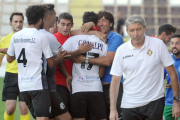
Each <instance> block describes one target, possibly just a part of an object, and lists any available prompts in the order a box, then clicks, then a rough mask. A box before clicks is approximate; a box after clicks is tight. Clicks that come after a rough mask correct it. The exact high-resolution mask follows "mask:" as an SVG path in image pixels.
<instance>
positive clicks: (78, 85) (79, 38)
mask: <svg viewBox="0 0 180 120" xmlns="http://www.w3.org/2000/svg"><path fill="white" fill-rule="evenodd" d="M83 42H85V43H93V44H94V47H93V49H92V50H91V51H89V52H87V53H86V54H85V55H84V56H86V57H89V58H90V57H93V58H96V57H100V56H105V55H106V53H107V48H108V46H107V44H105V43H104V42H103V41H102V40H100V39H99V38H97V37H96V36H95V35H76V36H73V37H70V38H69V39H67V41H66V42H65V43H64V44H63V48H64V50H67V51H74V50H77V49H78V47H79V45H80V44H82V43H83ZM99 67H100V66H98V65H92V64H85V63H73V69H72V77H73V80H72V93H76V92H86V91H101V92H102V84H101V80H100V77H99Z"/></svg>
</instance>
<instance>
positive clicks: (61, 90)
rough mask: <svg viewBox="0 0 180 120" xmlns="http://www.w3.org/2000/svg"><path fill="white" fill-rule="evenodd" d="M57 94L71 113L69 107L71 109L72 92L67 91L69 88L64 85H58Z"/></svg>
mask: <svg viewBox="0 0 180 120" xmlns="http://www.w3.org/2000/svg"><path fill="white" fill-rule="evenodd" d="M56 92H57V93H58V95H59V96H60V97H61V98H62V100H63V102H64V104H65V106H67V109H68V111H69V107H70V92H69V90H68V89H67V87H65V86H63V85H56Z"/></svg>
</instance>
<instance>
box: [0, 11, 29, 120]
mask: <svg viewBox="0 0 180 120" xmlns="http://www.w3.org/2000/svg"><path fill="white" fill-rule="evenodd" d="M23 23H24V16H23V14H22V13H18V12H14V13H12V14H11V16H10V22H9V24H10V25H11V27H12V33H10V34H9V35H7V36H6V37H4V38H2V40H1V41H0V53H1V54H0V66H1V64H2V60H3V57H4V55H5V54H7V50H8V47H9V45H10V41H11V38H12V36H13V34H15V33H16V32H18V31H20V30H22V28H23ZM17 96H18V97H19V109H20V119H21V120H30V116H29V114H28V107H27V105H26V103H25V102H24V99H23V97H22V94H21V93H20V92H19V87H18V67H17V62H16V60H14V61H13V62H12V63H9V62H7V65H6V74H5V78H4V86H3V92H2V100H3V101H6V111H5V113H4V120H14V112H15V109H16V103H17Z"/></svg>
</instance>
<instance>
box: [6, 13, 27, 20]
mask: <svg viewBox="0 0 180 120" xmlns="http://www.w3.org/2000/svg"><path fill="white" fill-rule="evenodd" d="M14 15H20V16H22V18H23V21H24V16H23V13H20V12H13V13H12V14H11V16H10V18H9V20H10V22H12V20H13V16H14Z"/></svg>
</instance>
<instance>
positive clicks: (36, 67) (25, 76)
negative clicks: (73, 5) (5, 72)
mask: <svg viewBox="0 0 180 120" xmlns="http://www.w3.org/2000/svg"><path fill="white" fill-rule="evenodd" d="M44 12H45V9H44V8H43V7H42V6H39V5H33V6H29V7H28V8H27V9H26V17H27V21H28V25H29V26H28V28H24V29H23V30H21V31H19V32H17V33H16V34H14V35H13V36H12V39H11V43H10V46H9V49H8V52H7V61H8V62H12V61H13V60H15V58H16V60H17V63H18V85H19V89H20V92H21V93H22V96H23V98H24V100H25V102H26V104H27V105H28V107H30V106H33V108H34V114H35V115H36V119H37V120H40V119H41V120H47V119H48V117H49V114H50V113H49V109H50V105H51V101H50V92H49V90H48V89H49V88H48V83H47V79H46V77H45V73H44V71H43V60H42V58H43V56H44V57H45V58H46V60H47V63H48V65H49V66H50V67H53V66H55V65H57V63H59V62H60V61H62V58H63V56H62V55H63V54H62V52H61V50H62V49H60V51H59V53H58V54H57V58H56V59H54V58H53V54H52V52H51V49H50V46H49V42H48V40H47V38H46V36H45V35H44V34H43V33H41V32H40V31H39V29H40V28H42V27H43V18H44ZM15 56H16V57H15Z"/></svg>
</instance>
